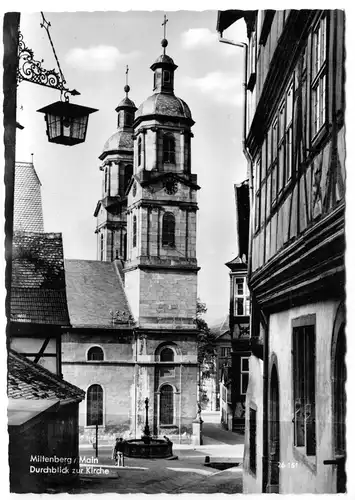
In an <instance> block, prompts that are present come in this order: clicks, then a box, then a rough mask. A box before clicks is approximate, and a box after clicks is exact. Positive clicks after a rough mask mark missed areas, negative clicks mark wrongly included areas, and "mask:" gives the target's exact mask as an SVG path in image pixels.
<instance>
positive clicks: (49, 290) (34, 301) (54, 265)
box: [11, 232, 70, 326]
mask: <svg viewBox="0 0 355 500" xmlns="http://www.w3.org/2000/svg"><path fill="white" fill-rule="evenodd" d="M11 320H12V321H14V322H22V323H34V324H51V325H58V326H70V323H69V315H68V308H67V301H66V293H65V274H64V260H63V242H62V235H61V234H60V233H29V232H15V233H14V237H13V258H12V282H11Z"/></svg>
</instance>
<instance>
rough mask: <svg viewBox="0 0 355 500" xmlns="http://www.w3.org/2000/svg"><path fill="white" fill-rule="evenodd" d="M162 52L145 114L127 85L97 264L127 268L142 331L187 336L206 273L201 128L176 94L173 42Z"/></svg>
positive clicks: (109, 163) (111, 156) (100, 212)
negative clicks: (199, 234)
mask: <svg viewBox="0 0 355 500" xmlns="http://www.w3.org/2000/svg"><path fill="white" fill-rule="evenodd" d="M163 24H164V28H165V24H166V20H165V21H164V23H163ZM164 35H165V33H164ZM161 44H162V47H163V53H162V54H161V55H160V56H159V57H158V59H157V60H156V61H155V62H154V64H152V66H151V70H152V71H153V94H152V95H151V96H150V97H148V98H147V99H146V100H145V101H144V102H143V103H142V104H141V105H140V106H139V108H138V109H137V108H136V106H135V104H134V102H133V101H132V100H131V99H130V98H129V96H128V94H129V91H130V87H129V86H128V82H127V81H126V85H125V87H124V91H125V93H126V96H125V97H124V99H123V100H122V101H121V102H120V103H119V104H118V106H117V108H116V112H117V130H116V132H115V133H114V134H113V135H112V136H111V137H110V138H109V139H108V140H107V141H106V143H105V145H104V149H103V152H102V153H101V155H100V156H99V159H100V160H101V162H102V163H101V166H100V170H101V171H102V198H101V200H100V201H99V202H98V204H97V207H96V210H95V213H94V215H95V217H96V218H97V227H96V234H97V257H98V260H101V261H114V260H116V259H118V260H120V261H121V262H122V263H123V273H124V283H125V292H126V296H127V299H128V302H129V304H130V307H131V310H132V313H133V316H134V318H135V320H136V322H137V323H138V326H139V327H140V328H143V329H155V328H157V327H158V328H159V330H161V329H169V328H171V326H172V324H174V327H175V328H178V329H180V328H181V329H182V330H184V329H194V319H195V315H196V300H197V272H198V269H199V268H198V267H197V260H196V212H197V209H198V207H197V200H196V198H197V196H196V194H197V190H198V189H199V186H198V185H197V176H196V175H195V174H192V173H191V138H192V137H193V134H192V133H191V127H192V126H193V125H194V121H193V119H192V117H191V112H190V109H189V107H188V105H187V104H186V103H185V102H184V101H183V100H182V99H180V98H178V97H176V96H175V94H174V78H175V71H176V69H177V66H176V64H175V63H174V61H173V59H172V58H171V57H169V56H168V55H167V54H166V47H167V45H168V42H167V40H166V38H165V37H164V39H163V40H162V43H161ZM127 72H128V69H127Z"/></svg>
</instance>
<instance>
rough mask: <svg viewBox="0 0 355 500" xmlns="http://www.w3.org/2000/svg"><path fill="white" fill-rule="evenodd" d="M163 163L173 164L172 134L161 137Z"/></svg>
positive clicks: (173, 142) (173, 146)
mask: <svg viewBox="0 0 355 500" xmlns="http://www.w3.org/2000/svg"><path fill="white" fill-rule="evenodd" d="M163 161H164V163H175V139H174V136H173V135H172V134H165V135H164V137H163Z"/></svg>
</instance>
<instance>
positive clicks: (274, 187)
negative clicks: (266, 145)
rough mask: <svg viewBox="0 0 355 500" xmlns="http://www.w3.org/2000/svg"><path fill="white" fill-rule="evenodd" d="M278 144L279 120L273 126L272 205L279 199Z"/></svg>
mask: <svg viewBox="0 0 355 500" xmlns="http://www.w3.org/2000/svg"><path fill="white" fill-rule="evenodd" d="M277 144H278V120H277V119H276V120H275V121H274V124H273V126H272V145H271V147H272V167H271V204H273V203H275V201H276V198H277Z"/></svg>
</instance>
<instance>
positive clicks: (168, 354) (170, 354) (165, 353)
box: [160, 347, 174, 361]
mask: <svg viewBox="0 0 355 500" xmlns="http://www.w3.org/2000/svg"><path fill="white" fill-rule="evenodd" d="M160 361H174V351H173V350H172V349H170V348H169V347H165V348H164V349H163V350H162V351H161V353H160Z"/></svg>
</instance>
